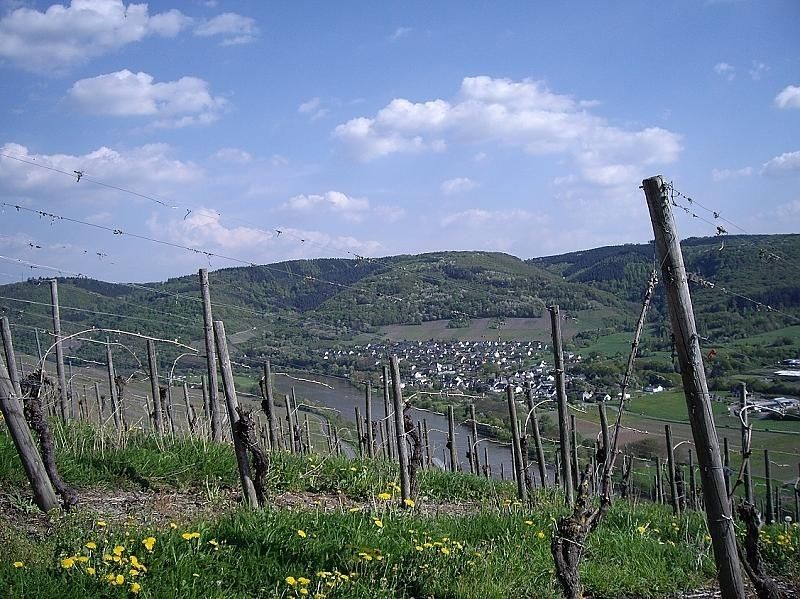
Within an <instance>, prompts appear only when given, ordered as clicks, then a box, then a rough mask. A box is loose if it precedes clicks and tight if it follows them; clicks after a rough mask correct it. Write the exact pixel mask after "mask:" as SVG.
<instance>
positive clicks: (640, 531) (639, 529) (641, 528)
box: [636, 526, 647, 535]
mask: <svg viewBox="0 0 800 599" xmlns="http://www.w3.org/2000/svg"><path fill="white" fill-rule="evenodd" d="M636 530H638V531H639V534H640V535H643V534H644V533H645V532H647V527H646V526H637V527H636Z"/></svg>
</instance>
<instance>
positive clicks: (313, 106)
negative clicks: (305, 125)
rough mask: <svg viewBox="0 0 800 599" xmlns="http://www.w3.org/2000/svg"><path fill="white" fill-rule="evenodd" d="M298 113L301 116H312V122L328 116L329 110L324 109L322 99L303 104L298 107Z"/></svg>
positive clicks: (314, 99) (312, 99)
mask: <svg viewBox="0 0 800 599" xmlns="http://www.w3.org/2000/svg"><path fill="white" fill-rule="evenodd" d="M297 112H299V113H300V114H310V115H311V120H312V121H315V120H317V119H318V118H322V117H323V116H325V115H326V114H328V109H327V108H323V107H322V100H321V99H320V98H311V99H310V100H308V101H307V102H303V103H302V104H300V106H298V107H297Z"/></svg>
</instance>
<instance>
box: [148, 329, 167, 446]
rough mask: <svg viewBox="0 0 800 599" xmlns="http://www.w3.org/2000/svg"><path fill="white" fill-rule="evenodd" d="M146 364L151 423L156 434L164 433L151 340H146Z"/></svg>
mask: <svg viewBox="0 0 800 599" xmlns="http://www.w3.org/2000/svg"><path fill="white" fill-rule="evenodd" d="M147 362H148V366H149V367H150V392H151V393H152V394H153V421H154V422H155V425H156V431H157V432H158V434H159V435H160V434H162V433H163V432H164V415H163V414H162V413H161V402H160V401H159V400H158V399H159V397H160V396H159V393H158V362H157V361H156V345H155V343H153V340H152V339H148V340H147Z"/></svg>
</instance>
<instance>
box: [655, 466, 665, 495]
mask: <svg viewBox="0 0 800 599" xmlns="http://www.w3.org/2000/svg"><path fill="white" fill-rule="evenodd" d="M661 478H662V473H661V458H659V457H656V493H655V495H656V503H659V504H661V503H664V483H663V482H662V481H661Z"/></svg>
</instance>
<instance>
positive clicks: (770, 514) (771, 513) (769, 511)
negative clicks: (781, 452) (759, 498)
mask: <svg viewBox="0 0 800 599" xmlns="http://www.w3.org/2000/svg"><path fill="white" fill-rule="evenodd" d="M764 478H765V479H767V480H766V484H767V492H766V498H767V505H766V514H765V516H766V521H767V524H772V523H773V522H774V521H775V506H774V504H773V502H772V465H771V464H770V461H769V449H765V450H764Z"/></svg>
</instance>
